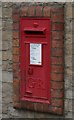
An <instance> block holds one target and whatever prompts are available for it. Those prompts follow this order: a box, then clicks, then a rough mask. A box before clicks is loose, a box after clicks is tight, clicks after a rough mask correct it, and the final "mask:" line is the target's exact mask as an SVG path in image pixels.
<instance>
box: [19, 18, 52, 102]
mask: <svg viewBox="0 0 74 120" xmlns="http://www.w3.org/2000/svg"><path fill="white" fill-rule="evenodd" d="M20 69H21V82H20V99H21V100H22V101H32V102H41V103H48V104H49V103H50V19H49V18H21V20H20Z"/></svg>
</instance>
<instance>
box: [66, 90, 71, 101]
mask: <svg viewBox="0 0 74 120" xmlns="http://www.w3.org/2000/svg"><path fill="white" fill-rule="evenodd" d="M65 98H67V99H72V88H70V89H68V90H65Z"/></svg>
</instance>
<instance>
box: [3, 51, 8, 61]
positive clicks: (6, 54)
mask: <svg viewBox="0 0 74 120" xmlns="http://www.w3.org/2000/svg"><path fill="white" fill-rule="evenodd" d="M7 59H8V53H7V51H2V60H7Z"/></svg>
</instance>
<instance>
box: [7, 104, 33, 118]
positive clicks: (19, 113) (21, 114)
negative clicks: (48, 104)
mask: <svg viewBox="0 0 74 120" xmlns="http://www.w3.org/2000/svg"><path fill="white" fill-rule="evenodd" d="M8 110H9V115H10V116H14V117H16V118H34V112H31V111H28V110H17V109H14V108H13V107H12V106H9V107H8Z"/></svg>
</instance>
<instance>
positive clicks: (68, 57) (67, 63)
mask: <svg viewBox="0 0 74 120" xmlns="http://www.w3.org/2000/svg"><path fill="white" fill-rule="evenodd" d="M65 67H72V55H65Z"/></svg>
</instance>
